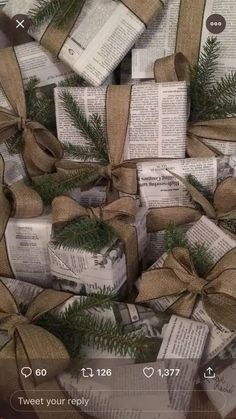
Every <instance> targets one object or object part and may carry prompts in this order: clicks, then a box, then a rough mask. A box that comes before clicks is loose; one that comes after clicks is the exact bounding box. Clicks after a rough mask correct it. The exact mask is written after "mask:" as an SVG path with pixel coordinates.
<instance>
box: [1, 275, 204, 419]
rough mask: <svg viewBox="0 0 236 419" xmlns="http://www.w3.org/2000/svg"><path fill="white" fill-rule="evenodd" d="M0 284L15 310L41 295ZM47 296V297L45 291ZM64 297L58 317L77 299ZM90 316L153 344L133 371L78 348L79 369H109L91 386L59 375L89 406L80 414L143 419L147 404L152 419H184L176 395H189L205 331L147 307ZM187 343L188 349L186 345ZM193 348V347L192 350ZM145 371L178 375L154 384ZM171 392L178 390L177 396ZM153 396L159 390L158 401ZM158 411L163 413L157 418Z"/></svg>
mask: <svg viewBox="0 0 236 419" xmlns="http://www.w3.org/2000/svg"><path fill="white" fill-rule="evenodd" d="M1 281H2V282H3V284H4V285H5V286H6V287H7V288H8V289H9V290H10V292H11V293H12V294H13V295H14V298H15V300H16V301H17V303H18V304H20V303H22V302H24V304H25V305H28V304H30V303H31V301H32V300H35V298H36V296H37V295H38V294H40V293H41V292H42V289H41V288H39V287H36V286H34V285H31V284H26V283H21V282H19V281H17V280H11V279H5V278H2V279H1ZM48 291H49V292H50V290H48ZM61 294H64V293H61ZM66 295H67V298H66V299H67V301H66V303H65V304H63V305H62V306H61V307H59V308H58V310H59V312H63V311H64V310H65V309H66V308H67V307H68V305H70V304H73V302H75V301H76V300H78V299H79V298H80V297H72V298H70V299H69V294H66ZM62 298H63V296H62V297H61V299H62ZM91 313H92V314H95V315H96V316H99V317H102V318H104V319H110V320H112V321H114V323H118V324H119V325H123V326H124V327H125V328H126V329H127V330H129V331H130V332H134V333H135V332H137V331H139V332H140V331H142V332H143V333H144V334H145V335H146V336H147V337H148V338H150V339H151V341H152V342H153V343H155V346H154V350H153V352H152V354H150V356H148V357H147V359H146V360H145V361H142V363H141V364H136V365H134V363H133V362H134V361H133V360H132V359H130V358H129V356H126V357H125V358H122V357H120V356H117V355H116V354H115V353H108V352H106V351H103V352H102V351H99V350H97V349H95V348H92V347H87V346H83V347H82V348H81V355H82V356H83V353H84V354H85V357H86V358H87V361H86V359H85V358H84V364H85V366H87V365H90V367H91V366H92V367H93V371H94V372H95V371H96V369H97V368H100V369H101V368H104V366H112V368H113V370H112V379H110V380H109V379H108V380H105V379H104V378H103V379H102V380H99V379H98V377H96V376H95V377H94V378H93V380H91V379H88V378H86V379H83V377H82V375H80V376H79V377H78V378H75V377H73V376H72V375H71V374H70V373H62V374H60V375H59V377H58V381H59V382H60V384H61V386H62V388H64V390H65V392H66V393H67V394H68V395H70V396H71V397H73V398H74V399H80V400H82V397H81V396H82V395H83V398H86V399H87V400H89V408H88V410H87V411H86V406H85V405H80V408H81V410H83V411H84V412H85V413H90V410H91V411H94V412H95V413H93V414H95V415H96V417H97V418H99V419H100V418H101V419H111V417H112V418H113V419H118V418H119V417H121V416H122V417H123V415H124V414H126V416H125V417H127V418H128V417H129V415H131V417H132V418H133V419H140V418H142V419H144V418H145V417H146V416H145V415H146V412H145V409H146V410H149V411H150V403H151V406H153V412H151V411H150V413H152V417H153V419H164V418H165V419H172V418H173V414H174V417H175V418H178V419H184V418H185V414H184V411H187V410H188V403H189V396H188V397H187V396H185V397H182V393H184V392H185V393H186V389H188V391H189V394H191V392H192V389H193V385H194V381H195V375H196V371H197V368H198V365H199V362H200V359H201V356H202V352H203V350H204V346H205V343H206V339H207V336H208V327H207V326H206V325H204V324H203V323H200V322H196V321H192V320H187V319H183V318H180V317H177V316H171V315H166V314H164V313H154V312H153V311H152V310H151V309H149V308H147V307H142V306H137V305H131V304H125V303H115V304H114V305H113V307H112V308H110V309H106V310H104V311H103V312H101V313H99V312H98V311H96V310H95V311H94V310H92V311H91ZM8 340H9V338H8V337H7V334H6V333H1V334H0V348H1V347H2V346H3V345H4V344H6V342H7V341H8ZM187 341H188V345H186V342H187ZM196 342H198V344H197V345H196ZM0 352H1V350H0ZM184 359H185V361H184ZM91 361H92V362H91ZM161 361H162V362H161ZM45 362H46V361H45ZM143 362H145V364H144V363H143ZM184 362H185V363H184ZM145 366H146V367H150V366H152V367H153V368H154V369H158V368H160V367H161V368H162V367H163V368H164V366H165V367H167V368H173V369H180V373H179V375H178V377H176V380H174V381H173V379H172V378H170V379H168V378H166V377H163V378H161V379H160V378H159V377H158V375H157V374H154V376H153V377H152V379H149V380H147V379H146V378H145V377H144V375H143V368H144V367H145ZM181 367H183V369H181ZM41 368H42V361H41ZM42 386H43V385H42ZM0 388H1V387H0ZM41 388H42V387H41ZM121 388H122V389H126V390H125V391H126V394H127V397H126V395H125V394H124V392H120V391H117V390H118V389H121ZM142 389H143V390H149V391H148V392H147V391H144V392H142V404H140V403H139V399H140V391H141V390H142ZM176 389H178V390H179V393H177V396H176V392H175V390H176ZM114 390H116V391H114ZM157 390H160V394H161V395H160V394H159V392H158V391H157ZM183 390H184V391H183ZM169 392H170V393H169ZM173 393H175V397H173ZM171 394H172V395H171ZM178 394H179V396H178ZM127 399H129V400H130V401H131V404H130V403H127ZM121 401H123V402H121ZM160 405H161V406H162V410H163V411H162V412H161V413H158V411H159V410H160ZM114 407H115V408H116V411H114V412H113V413H112V415H111V412H110V411H109V410H110V409H112V410H114ZM59 417H60V416H59ZM43 419H44V417H43Z"/></svg>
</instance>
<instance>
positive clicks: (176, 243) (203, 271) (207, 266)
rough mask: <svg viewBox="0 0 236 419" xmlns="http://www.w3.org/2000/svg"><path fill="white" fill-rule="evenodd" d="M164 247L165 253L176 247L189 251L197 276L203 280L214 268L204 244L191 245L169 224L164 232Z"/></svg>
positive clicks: (182, 233)
mask: <svg viewBox="0 0 236 419" xmlns="http://www.w3.org/2000/svg"><path fill="white" fill-rule="evenodd" d="M164 245H165V250H166V251H171V250H173V249H174V248H176V247H184V248H186V249H188V250H189V252H190V256H191V259H192V261H193V264H194V267H195V270H196V272H197V274H198V275H199V276H200V277H201V278H204V277H206V275H207V274H208V272H209V271H210V270H211V268H212V267H213V266H214V260H213V258H212V256H211V254H210V252H209V251H208V249H207V247H206V246H205V245H204V244H198V243H196V244H194V245H191V244H190V243H189V241H188V239H187V236H186V234H185V233H184V232H183V231H181V230H180V229H179V228H177V227H176V226H175V225H174V224H173V223H171V224H170V225H169V226H168V228H167V229H166V230H165V236H164Z"/></svg>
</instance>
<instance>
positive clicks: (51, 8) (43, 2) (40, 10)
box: [28, 0, 74, 28]
mask: <svg viewBox="0 0 236 419" xmlns="http://www.w3.org/2000/svg"><path fill="white" fill-rule="evenodd" d="M67 3H70V0H38V2H37V5H36V6H35V7H33V8H32V9H30V11H29V14H28V17H29V19H30V20H31V26H32V27H33V28H37V27H39V26H41V25H43V24H44V23H46V22H48V21H49V20H50V19H52V18H53V17H54V16H56V15H57V14H58V13H59V17H60V18H61V13H60V10H61V11H62V10H64V8H65V4H67ZM73 3H74V2H73Z"/></svg>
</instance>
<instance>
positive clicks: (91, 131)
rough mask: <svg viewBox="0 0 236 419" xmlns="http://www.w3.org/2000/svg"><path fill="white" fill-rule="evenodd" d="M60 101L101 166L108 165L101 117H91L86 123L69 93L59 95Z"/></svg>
mask: <svg viewBox="0 0 236 419" xmlns="http://www.w3.org/2000/svg"><path fill="white" fill-rule="evenodd" d="M60 99H61V101H62V103H63V106H64V109H65V111H66V113H67V114H68V115H69V117H70V119H71V122H72V124H73V125H74V127H76V128H77V129H78V130H79V131H80V133H81V134H82V135H83V136H84V138H85V139H86V140H87V141H88V143H89V145H91V147H92V150H96V159H97V160H98V161H99V162H101V163H103V164H108V163H109V157H108V152H107V142H106V135H105V132H104V128H103V124H102V120H101V117H100V116H98V115H92V116H91V117H90V118H89V121H87V119H86V117H85V116H84V114H83V112H82V111H81V109H80V107H79V106H78V104H77V103H76V101H75V100H74V98H73V96H72V95H71V94H70V93H69V92H63V93H62V94H61V95H60Z"/></svg>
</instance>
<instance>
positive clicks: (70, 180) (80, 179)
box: [31, 165, 99, 206]
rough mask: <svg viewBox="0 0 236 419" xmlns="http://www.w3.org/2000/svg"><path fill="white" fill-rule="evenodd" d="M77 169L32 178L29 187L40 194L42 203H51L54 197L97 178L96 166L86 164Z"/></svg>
mask: <svg viewBox="0 0 236 419" xmlns="http://www.w3.org/2000/svg"><path fill="white" fill-rule="evenodd" d="M87 166H88V167H83V168H81V169H78V170H72V171H70V172H68V173H66V174H64V175H62V174H58V173H56V174H51V175H50V174H49V175H43V176H40V177H37V178H34V179H33V180H32V184H31V187H32V188H33V189H34V190H35V191H36V192H38V194H39V195H40V196H41V198H42V200H43V202H44V205H46V206H48V205H51V203H52V201H53V199H54V198H56V197H57V196H60V195H63V194H65V193H68V192H71V191H72V190H73V189H75V188H78V187H82V186H86V185H88V184H90V183H93V182H95V181H96V180H97V179H98V178H99V173H98V171H97V168H95V167H93V166H92V165H87Z"/></svg>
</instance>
